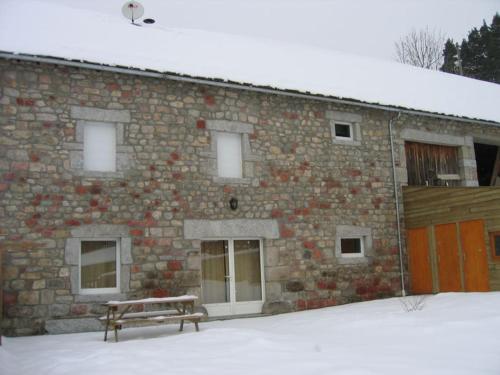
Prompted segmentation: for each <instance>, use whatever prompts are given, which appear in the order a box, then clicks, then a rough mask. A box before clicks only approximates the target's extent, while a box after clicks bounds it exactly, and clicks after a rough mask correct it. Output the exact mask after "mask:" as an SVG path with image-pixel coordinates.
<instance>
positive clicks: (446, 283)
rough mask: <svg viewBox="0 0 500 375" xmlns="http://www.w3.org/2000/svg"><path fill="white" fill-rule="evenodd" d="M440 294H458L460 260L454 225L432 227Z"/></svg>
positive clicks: (459, 286)
mask: <svg viewBox="0 0 500 375" xmlns="http://www.w3.org/2000/svg"><path fill="white" fill-rule="evenodd" d="M434 235H435V238H436V255H437V263H438V275H439V291H440V292H459V291H461V290H462V283H461V280H460V259H459V257H458V239H457V227H456V224H455V223H452V224H441V225H436V226H435V227H434Z"/></svg>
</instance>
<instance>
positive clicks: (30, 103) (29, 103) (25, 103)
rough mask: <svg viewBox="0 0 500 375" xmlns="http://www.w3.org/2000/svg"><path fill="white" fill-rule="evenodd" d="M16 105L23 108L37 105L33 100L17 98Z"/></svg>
mask: <svg viewBox="0 0 500 375" xmlns="http://www.w3.org/2000/svg"><path fill="white" fill-rule="evenodd" d="M16 103H17V105H20V106H23V107H32V106H34V105H35V101H34V100H33V99H26V98H17V99H16Z"/></svg>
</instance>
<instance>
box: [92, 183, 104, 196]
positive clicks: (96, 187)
mask: <svg viewBox="0 0 500 375" xmlns="http://www.w3.org/2000/svg"><path fill="white" fill-rule="evenodd" d="M89 192H90V194H95V195H97V194H101V192H102V188H101V187H100V186H99V185H92V186H91V187H90V189H89Z"/></svg>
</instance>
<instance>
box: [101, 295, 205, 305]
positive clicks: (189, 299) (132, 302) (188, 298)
mask: <svg viewBox="0 0 500 375" xmlns="http://www.w3.org/2000/svg"><path fill="white" fill-rule="evenodd" d="M197 299H198V297H197V296H190V295H185V296H178V297H164V298H144V299H134V300H128V301H108V302H106V303H104V304H103V305H105V306H125V305H144V304H153V303H177V302H179V303H182V302H193V301H195V300H197Z"/></svg>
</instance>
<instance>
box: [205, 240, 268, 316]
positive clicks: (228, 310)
mask: <svg viewBox="0 0 500 375" xmlns="http://www.w3.org/2000/svg"><path fill="white" fill-rule="evenodd" d="M200 241H201V242H203V241H227V242H228V257H229V276H230V278H229V302H224V303H208V304H205V303H203V306H204V307H205V308H206V309H207V312H208V316H215V317H217V316H230V315H246V314H260V313H261V312H262V306H263V305H264V302H265V301H266V288H265V286H266V282H265V279H264V240H263V239H262V238H258V237H213V238H203V239H201V240H200ZM234 241H259V259H260V284H261V285H260V287H261V294H262V299H261V300H257V301H244V302H237V301H236V281H235V265H234ZM200 255H201V259H200V260H201V262H203V255H202V254H201V243H200ZM200 266H201V264H200ZM200 273H201V280H203V267H201V269H200ZM200 289H201V295H202V296H203V282H202V283H201V287H200ZM202 302H203V301H202Z"/></svg>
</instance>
